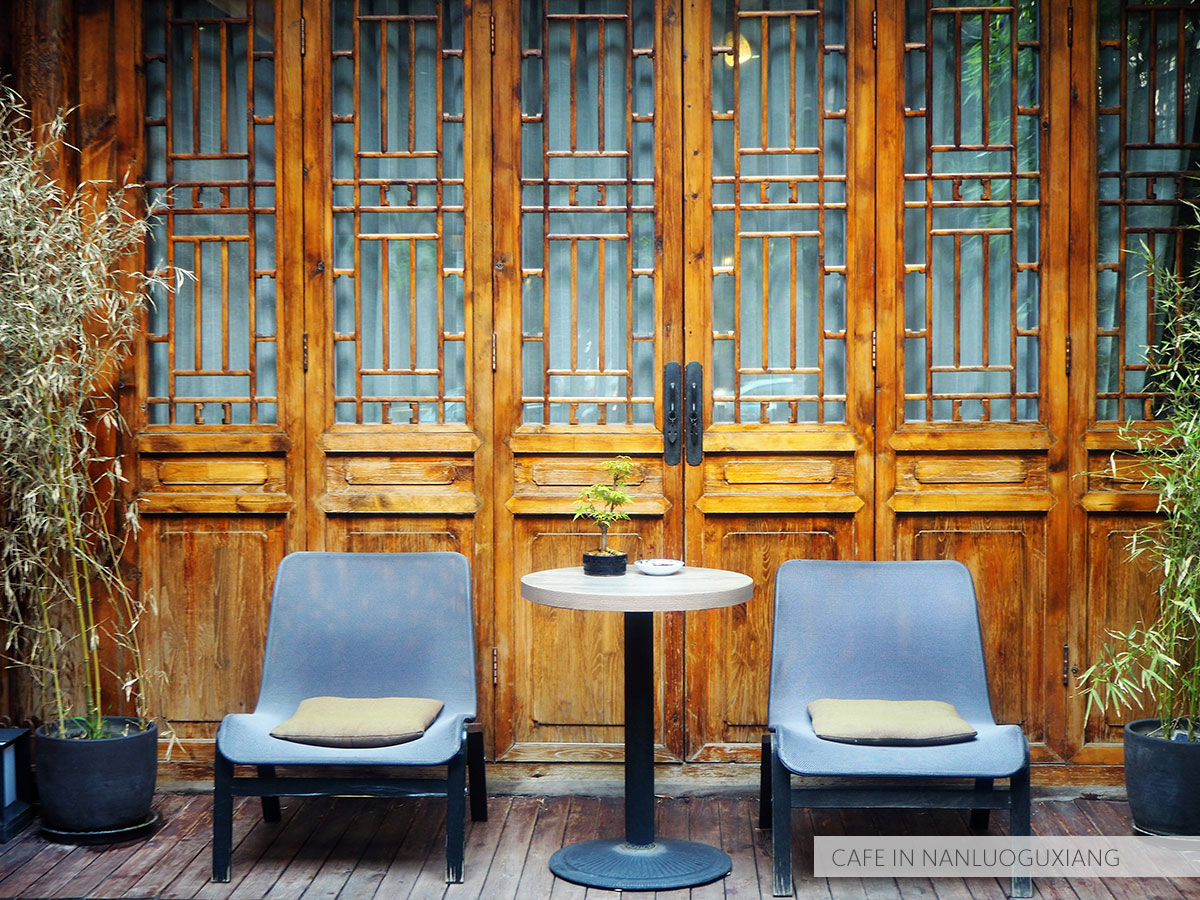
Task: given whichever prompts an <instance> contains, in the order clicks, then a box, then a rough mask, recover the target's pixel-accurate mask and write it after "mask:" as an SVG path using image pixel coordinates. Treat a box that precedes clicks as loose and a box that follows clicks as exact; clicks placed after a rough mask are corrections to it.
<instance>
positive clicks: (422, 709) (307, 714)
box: [271, 697, 443, 748]
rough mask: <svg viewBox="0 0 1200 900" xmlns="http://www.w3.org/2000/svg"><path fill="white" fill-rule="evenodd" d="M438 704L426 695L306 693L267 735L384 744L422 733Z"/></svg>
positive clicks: (322, 743)
mask: <svg viewBox="0 0 1200 900" xmlns="http://www.w3.org/2000/svg"><path fill="white" fill-rule="evenodd" d="M442 705H443V704H442V701H441V700H431V699H430V698H428V697H373V698H370V699H364V698H357V697H309V698H308V699H307V700H301V701H300V706H299V707H297V709H296V713H295V715H293V716H292V717H291V718H290V719H288V720H287V721H286V722H281V723H280V724H279V725H277V726H275V728H274V729H272V731H271V735H272V736H273V737H277V738H281V739H282V740H285V741H295V742H296V743H298V744H315V745H317V746H318V747H350V748H362V747H388V746H390V745H392V744H403V743H404V742H405V741H414V740H416V739H417V738H419V737H420V736H421V735H423V734H424V733H425V729H426V728H428V727H429V726H430V725H431V724H432V723H433V720H434V719H436V718H437V717H438V713H440V712H441V711H442Z"/></svg>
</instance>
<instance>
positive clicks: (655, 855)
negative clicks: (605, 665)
mask: <svg viewBox="0 0 1200 900" xmlns="http://www.w3.org/2000/svg"><path fill="white" fill-rule="evenodd" d="M732 865H733V864H732V862H731V861H730V859H729V855H728V854H727V853H725V852H724V851H722V850H719V849H718V848H716V847H710V846H709V845H708V844H698V843H696V842H694V841H678V840H673V839H669V838H657V839H656V838H655V836H654V614H653V613H649V612H627V613H625V837H624V838H623V839H622V838H609V839H605V840H598V841H584V842H583V843H580V844H571V845H570V846H567V847H563V848H562V849H561V850H559V851H558V852H557V853H555V854H554V855H553V856H552V857H550V870H551V871H552V872H554V874H555V875H557V876H558V877H559V878H563V879H566V880H567V881H572V882H574V883H576V884H584V885H587V886H588V887H599V888H607V889H609V890H618V891H662V890H670V889H672V888H683V887H695V886H696V885H700V884H708V883H709V882H710V881H716V880H717V879H718V878H723V877H724V876H726V875H728V874H729V871H730V869H731V868H732Z"/></svg>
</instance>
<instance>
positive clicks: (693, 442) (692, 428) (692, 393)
mask: <svg viewBox="0 0 1200 900" xmlns="http://www.w3.org/2000/svg"><path fill="white" fill-rule="evenodd" d="M684 384H685V387H684V401H683V402H684V419H685V420H686V423H687V430H686V433H685V436H684V447H685V449H686V453H687V464H688V465H689V466H698V465H700V462H701V460H702V459H703V458H704V367H703V366H701V365H700V363H698V362H690V363H688V364H687V369H686V371H685V372H684Z"/></svg>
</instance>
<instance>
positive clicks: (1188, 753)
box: [1125, 719, 1200, 835]
mask: <svg viewBox="0 0 1200 900" xmlns="http://www.w3.org/2000/svg"><path fill="white" fill-rule="evenodd" d="M1158 731H1159V720H1158V719H1138V720H1137V721H1136V722H1130V723H1129V724H1128V725H1126V726H1125V790H1126V792H1127V793H1128V795H1129V811H1130V813H1131V814H1132V815H1133V827H1134V828H1135V829H1137V830H1138V831H1140V832H1143V833H1144V834H1163V835H1200V741H1191V742H1187V741H1168V740H1166V739H1164V738H1161V737H1158V736H1157V732H1158Z"/></svg>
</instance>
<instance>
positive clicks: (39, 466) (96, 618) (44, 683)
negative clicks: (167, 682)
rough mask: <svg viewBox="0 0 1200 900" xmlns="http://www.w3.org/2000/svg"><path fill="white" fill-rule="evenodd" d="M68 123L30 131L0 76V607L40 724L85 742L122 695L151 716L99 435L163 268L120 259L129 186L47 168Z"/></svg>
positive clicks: (110, 420)
mask: <svg viewBox="0 0 1200 900" xmlns="http://www.w3.org/2000/svg"><path fill="white" fill-rule="evenodd" d="M65 125H66V123H65V117H64V114H63V113H59V114H58V116H57V117H56V118H55V119H54V120H53V121H52V122H50V123H49V124H47V125H45V126H43V127H42V128H41V129H39V130H38V132H37V133H36V134H35V133H32V132H31V130H30V120H29V113H28V110H27V108H26V107H25V105H24V103H23V102H22V100H21V98H20V97H19V96H18V95H17V94H16V93H15V92H13V91H12V90H11V89H9V88H7V87H0V470H2V472H3V474H2V475H0V592H2V593H0V603H2V608H3V614H4V620H5V622H6V625H7V634H6V637H5V653H6V655H7V656H8V659H9V662H10V664H15V665H17V666H18V667H23V668H24V670H25V671H27V672H29V673H32V676H33V681H34V682H35V683H36V685H37V686H38V688H39V689H40V691H41V693H42V700H43V702H42V707H43V709H42V717H43V718H45V719H48V720H50V721H49V722H48V725H47V727H53V728H54V729H55V732H54V733H55V734H56V735H57V736H69V737H82V738H94V737H104V736H108V735H107V734H106V729H105V725H104V714H105V713H106V712H117V711H118V707H119V706H121V705H122V704H125V703H129V704H130V705H131V706H132V707H133V709H132V710H129V711H136V714H137V716H138V717H139V718H140V719H141V725H142V728H143V729H145V728H146V727H148V716H149V712H148V710H147V692H146V687H147V685H146V675H147V673H146V672H145V670H144V669H143V666H142V654H141V648H140V647H139V644H138V629H137V626H138V622H139V620H140V619H141V618H142V616H143V614H144V612H145V611H146V610H145V609H144V607H143V606H142V605H141V604H140V603H139V602H138V600H137V598H136V597H135V595H134V593H133V591H132V590H131V588H130V586H129V585H128V584H127V583H126V581H125V580H124V579H123V578H122V576H121V571H120V568H119V565H120V560H121V556H122V553H123V541H122V539H121V537H120V536H121V535H124V536H125V537H126V538H128V536H129V535H131V534H132V533H133V531H134V530H135V528H136V525H137V520H136V516H135V512H134V510H133V509H132V508H130V509H128V510H126V511H125V512H124V513H123V514H119V513H118V510H117V507H116V506H115V505H114V498H115V497H116V496H117V495H118V486H119V483H120V482H121V481H122V480H123V479H122V475H121V466H120V460H119V459H118V458H117V457H116V456H115V455H113V453H112V452H110V451H108V450H107V449H105V447H106V446H107V444H108V443H109V442H108V441H107V440H105V441H104V442H103V443H102V442H101V441H100V440H98V438H97V436H98V435H106V436H112V435H114V434H115V433H117V432H119V431H120V429H121V428H122V426H123V423H122V420H121V416H120V413H119V410H118V406H117V400H116V397H115V390H113V385H114V383H115V380H116V377H117V375H118V368H119V365H120V361H121V359H122V358H123V357H124V356H125V354H126V353H127V352H128V350H129V348H130V345H131V342H132V340H133V338H134V335H135V334H136V333H137V329H138V327H139V323H140V316H141V310H142V308H143V305H144V301H145V299H146V296H147V292H148V291H149V290H150V288H151V287H152V286H156V285H162V278H161V276H147V275H144V274H140V273H138V272H134V271H126V270H124V269H123V268H121V262H122V261H123V260H125V259H127V258H128V257H129V255H130V254H131V253H132V252H133V251H135V250H136V249H137V248H138V247H139V246H140V244H141V242H142V240H143V238H144V237H145V235H146V232H147V229H148V221H147V219H146V217H145V216H144V215H143V214H141V213H139V212H136V211H134V210H136V209H137V206H136V200H137V198H136V196H135V190H136V189H135V187H133V186H126V187H121V186H117V185H111V184H106V183H85V184H82V185H80V186H78V187H77V188H76V189H74V190H70V191H69V190H65V189H64V188H62V187H61V186H60V185H59V184H58V183H56V182H55V181H54V180H53V179H52V178H51V177H50V176H49V175H48V174H47V168H48V167H47V165H46V164H47V162H48V161H49V160H50V159H51V158H53V157H54V156H56V155H57V154H58V153H59V152H60V151H61V149H62V147H63V146H64V144H63V133H64V129H65ZM106 661H112V663H111V666H109V667H107V668H106ZM106 685H107V686H108V687H109V691H108V696H106V693H105V690H104V686H106Z"/></svg>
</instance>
